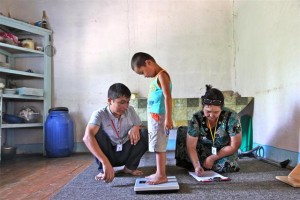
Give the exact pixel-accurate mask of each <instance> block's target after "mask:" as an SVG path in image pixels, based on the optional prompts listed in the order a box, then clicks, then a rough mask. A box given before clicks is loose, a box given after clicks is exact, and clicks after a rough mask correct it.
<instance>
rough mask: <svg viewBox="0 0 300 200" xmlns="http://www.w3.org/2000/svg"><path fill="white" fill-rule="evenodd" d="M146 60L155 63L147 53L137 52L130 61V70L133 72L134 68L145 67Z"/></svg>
mask: <svg viewBox="0 0 300 200" xmlns="http://www.w3.org/2000/svg"><path fill="white" fill-rule="evenodd" d="M146 60H152V61H153V62H155V60H154V58H153V57H152V56H150V55H149V54H147V53H144V52H138V53H136V54H134V55H133V56H132V59H131V69H132V70H134V68H135V67H138V68H139V67H141V66H145V65H146V63H145V61H146Z"/></svg>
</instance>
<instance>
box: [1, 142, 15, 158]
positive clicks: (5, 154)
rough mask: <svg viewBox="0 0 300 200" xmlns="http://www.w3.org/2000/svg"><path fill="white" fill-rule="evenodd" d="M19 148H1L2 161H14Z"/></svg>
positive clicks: (5, 146)
mask: <svg viewBox="0 0 300 200" xmlns="http://www.w3.org/2000/svg"><path fill="white" fill-rule="evenodd" d="M16 153H17V147H13V146H8V145H3V146H2V147H1V160H12V159H14V157H15V156H16Z"/></svg>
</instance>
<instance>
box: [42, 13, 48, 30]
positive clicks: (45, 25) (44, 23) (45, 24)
mask: <svg viewBox="0 0 300 200" xmlns="http://www.w3.org/2000/svg"><path fill="white" fill-rule="evenodd" d="M42 28H48V26H47V18H46V11H44V10H43V17H42Z"/></svg>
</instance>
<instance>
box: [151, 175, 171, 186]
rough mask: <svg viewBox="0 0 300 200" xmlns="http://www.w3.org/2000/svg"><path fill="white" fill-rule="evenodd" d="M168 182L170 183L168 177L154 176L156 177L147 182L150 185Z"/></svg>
mask: <svg viewBox="0 0 300 200" xmlns="http://www.w3.org/2000/svg"><path fill="white" fill-rule="evenodd" d="M152 175H153V174H152ZM152 175H151V176H152ZM166 182H168V178H167V176H154V177H153V176H152V177H151V178H149V180H147V182H146V183H147V184H149V185H157V184H161V183H166Z"/></svg>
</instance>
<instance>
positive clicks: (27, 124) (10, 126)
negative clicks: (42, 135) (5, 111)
mask: <svg viewBox="0 0 300 200" xmlns="http://www.w3.org/2000/svg"><path fill="white" fill-rule="evenodd" d="M43 126H44V125H43V123H23V124H2V127H1V128H35V127H43Z"/></svg>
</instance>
